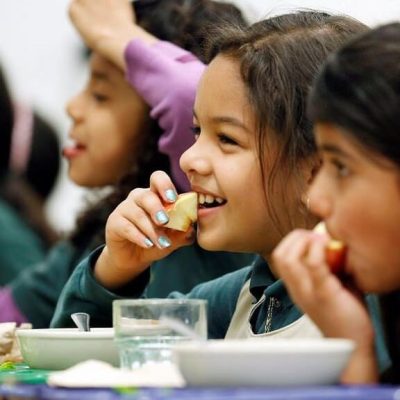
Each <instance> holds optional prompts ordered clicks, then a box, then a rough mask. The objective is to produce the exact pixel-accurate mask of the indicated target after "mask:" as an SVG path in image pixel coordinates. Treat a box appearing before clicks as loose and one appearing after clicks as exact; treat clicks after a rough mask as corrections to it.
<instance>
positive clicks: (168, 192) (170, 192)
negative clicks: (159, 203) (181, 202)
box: [165, 189, 177, 203]
mask: <svg viewBox="0 0 400 400" xmlns="http://www.w3.org/2000/svg"><path fill="white" fill-rule="evenodd" d="M165 197H166V198H167V199H168V201H170V202H171V203H174V202H175V201H176V199H177V195H176V192H175V190H173V189H167V190H166V191H165Z"/></svg>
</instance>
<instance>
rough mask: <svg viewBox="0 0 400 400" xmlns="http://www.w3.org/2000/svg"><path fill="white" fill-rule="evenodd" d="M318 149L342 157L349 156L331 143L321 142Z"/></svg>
mask: <svg viewBox="0 0 400 400" xmlns="http://www.w3.org/2000/svg"><path fill="white" fill-rule="evenodd" d="M319 150H320V151H322V152H325V153H331V154H336V155H338V156H341V157H344V158H351V156H350V155H349V154H348V153H346V152H345V151H343V150H342V149H341V148H339V147H337V146H336V145H334V144H331V143H326V144H322V145H321V146H319Z"/></svg>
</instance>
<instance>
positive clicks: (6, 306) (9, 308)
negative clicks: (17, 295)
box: [0, 287, 28, 325]
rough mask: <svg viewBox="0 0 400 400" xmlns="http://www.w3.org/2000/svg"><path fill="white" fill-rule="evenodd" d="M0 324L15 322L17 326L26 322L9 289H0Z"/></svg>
mask: <svg viewBox="0 0 400 400" xmlns="http://www.w3.org/2000/svg"><path fill="white" fill-rule="evenodd" d="M0 304H1V313H0V322H16V323H17V325H19V324H21V323H23V322H28V319H27V318H26V317H25V316H24V315H23V314H22V313H21V311H20V310H19V308H18V307H17V305H16V304H15V302H14V299H13V296H12V293H11V288H9V287H3V288H0Z"/></svg>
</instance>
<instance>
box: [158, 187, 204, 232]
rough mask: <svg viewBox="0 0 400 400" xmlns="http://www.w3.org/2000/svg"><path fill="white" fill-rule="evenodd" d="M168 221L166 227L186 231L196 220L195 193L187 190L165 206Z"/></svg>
mask: <svg viewBox="0 0 400 400" xmlns="http://www.w3.org/2000/svg"><path fill="white" fill-rule="evenodd" d="M165 210H166V211H167V214H168V217H169V221H168V223H167V224H166V225H164V226H165V227H166V228H170V229H175V230H177V231H182V232H186V231H187V230H188V229H189V228H190V226H191V225H192V224H193V223H194V222H196V221H197V193H195V192H188V193H183V194H180V195H179V196H178V199H177V200H176V201H175V203H173V204H168V205H167V206H165Z"/></svg>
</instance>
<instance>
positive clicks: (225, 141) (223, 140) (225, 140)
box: [218, 133, 238, 145]
mask: <svg viewBox="0 0 400 400" xmlns="http://www.w3.org/2000/svg"><path fill="white" fill-rule="evenodd" d="M218 138H219V141H220V142H221V143H222V144H231V145H237V144H238V143H237V142H236V141H235V140H233V139H231V138H230V137H229V136H226V135H225V134H223V133H220V134H219V135H218Z"/></svg>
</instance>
